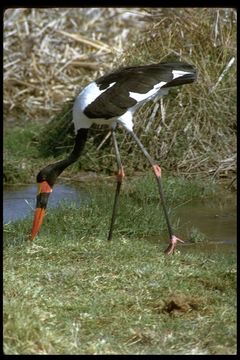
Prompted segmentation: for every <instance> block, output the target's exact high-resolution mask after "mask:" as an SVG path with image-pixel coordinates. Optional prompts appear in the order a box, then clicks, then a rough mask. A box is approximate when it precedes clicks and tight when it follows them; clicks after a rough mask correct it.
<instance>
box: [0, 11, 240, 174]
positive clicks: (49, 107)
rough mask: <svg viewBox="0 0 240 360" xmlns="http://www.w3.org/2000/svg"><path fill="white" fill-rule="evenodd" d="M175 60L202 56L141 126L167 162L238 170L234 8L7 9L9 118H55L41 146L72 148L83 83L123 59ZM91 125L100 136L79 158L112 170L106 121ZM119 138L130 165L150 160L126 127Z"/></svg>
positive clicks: (197, 170) (141, 115)
mask: <svg viewBox="0 0 240 360" xmlns="http://www.w3.org/2000/svg"><path fill="white" fill-rule="evenodd" d="M169 60H183V61H187V62H189V63H192V64H194V65H195V66H196V68H197V69H198V81H197V82H196V83H194V84H192V85H186V86H184V87H182V88H179V89H173V90H172V92H171V94H170V95H169V96H168V97H166V98H163V99H161V100H160V101H157V102H155V103H151V104H150V105H149V104H148V105H145V106H144V107H143V108H142V110H140V111H139V112H138V114H137V115H136V117H135V121H136V126H135V130H136V132H137V133H139V134H140V136H141V138H142V140H143V143H145V145H146V146H147V147H148V149H149V151H150V152H151V154H152V155H153V156H154V157H155V158H156V159H157V160H159V161H160V162H161V165H162V166H163V167H164V168H165V169H168V170H171V171H172V170H174V171H175V172H176V173H181V174H183V175H185V176H192V175H196V174H205V175H207V176H209V175H210V176H211V177H213V178H216V179H219V178H225V177H229V176H230V175H232V174H233V175H235V171H236V11H235V9H224V8H222V9H214V8H209V9H206V8H184V9H182V8H151V9H150V8H149V9H148V8H146V9H135V8H130V9H126V8H82V9H81V8H78V9H73V8H66V9H64V8H61V9H58V8H54V9H8V10H7V11H6V12H5V16H4V115H5V122H6V124H10V123H11V122H13V124H17V123H18V121H19V119H23V118H24V119H25V121H26V122H27V121H31V120H33V119H34V120H35V121H40V120H41V121H42V119H49V118H50V117H53V119H52V121H51V122H50V123H49V124H48V125H47V127H45V129H44V131H43V133H41V134H40V137H39V139H38V141H39V148H40V149H42V150H45V155H46V153H48V154H49V153H51V152H52V153H53V152H54V153H55V152H56V148H57V149H58V150H59V152H57V155H58V154H61V152H62V151H66V150H67V151H69V147H70V146H71V144H72V143H73V131H72V126H71V104H72V101H73V99H74V97H75V95H76V94H77V93H78V92H79V91H80V90H81V89H82V87H83V86H85V85H86V84H87V83H88V82H89V81H91V80H93V79H94V78H96V77H98V76H100V75H102V74H104V73H107V72H109V71H110V70H112V69H115V68H117V67H121V66H125V65H138V64H146V63H154V62H160V61H169ZM62 105H64V107H63V110H62V111H60V110H61V108H62ZM54 116H55V117H54ZM92 131H93V132H94V134H95V137H96V139H95V140H93V139H90V141H89V144H88V148H87V153H88V154H86V155H85V156H83V157H82V158H81V160H80V161H81V166H82V167H83V168H85V169H87V170H90V169H93V168H94V169H95V170H100V169H101V170H102V169H105V170H106V171H112V169H113V167H115V160H114V156H113V152H111V153H110V150H109V144H110V139H109V138H108V137H106V135H107V133H108V130H107V129H103V128H102V130H99V129H98V128H95V129H93V130H92ZM96 132H97V134H98V135H97V136H96ZM43 135H44V136H43ZM119 142H120V144H121V149H122V153H123V159H124V163H125V164H126V165H127V168H128V169H132V170H133V171H136V170H142V169H143V168H145V166H146V164H145V162H141V160H140V161H139V160H138V161H137V162H136V159H138V158H139V152H138V149H137V148H136V147H135V146H133V145H132V142H131V141H130V139H129V138H128V137H127V135H126V133H125V132H121V131H120V132H119ZM96 147H97V148H98V150H99V151H96ZM111 151H112V150H111ZM124 155H125V156H124ZM96 157H97V162H96V160H95V159H96ZM96 164H97V165H96Z"/></svg>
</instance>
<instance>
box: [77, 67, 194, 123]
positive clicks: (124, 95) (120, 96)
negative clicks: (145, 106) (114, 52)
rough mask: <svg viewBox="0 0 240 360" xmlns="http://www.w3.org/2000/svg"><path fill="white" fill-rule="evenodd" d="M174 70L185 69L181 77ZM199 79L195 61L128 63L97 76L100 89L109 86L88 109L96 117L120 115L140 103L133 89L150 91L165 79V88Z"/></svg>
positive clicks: (88, 113) (85, 111) (107, 117)
mask: <svg viewBox="0 0 240 360" xmlns="http://www.w3.org/2000/svg"><path fill="white" fill-rule="evenodd" d="M173 71H184V72H187V74H183V75H182V76H180V77H176V78H175V79H174V73H173ZM195 79H196V70H195V69H194V68H193V66H192V65H189V64H187V63H182V62H176V63H175V62H173V63H160V64H152V65H145V66H136V67H127V68H124V69H122V70H117V71H115V72H113V73H111V74H109V75H104V76H102V77H101V78H99V79H97V80H96V84H97V86H98V87H99V89H100V90H104V89H107V88H108V87H109V85H110V84H112V83H115V84H114V85H113V86H111V87H110V88H109V89H107V90H106V91H105V92H103V93H102V94H101V95H100V96H99V97H97V98H96V99H95V100H94V101H93V102H92V103H91V104H89V105H88V106H87V107H86V108H85V110H84V113H85V114H86V115H87V116H88V117H89V118H92V119H94V118H95V119H96V118H104V119H110V118H112V117H119V116H121V115H123V114H124V113H125V112H126V111H127V110H128V109H129V108H131V107H132V106H134V105H136V104H137V102H138V101H137V100H135V99H133V98H131V97H130V94H129V92H134V93H139V94H146V93H147V92H149V91H150V90H151V89H153V87H154V86H155V85H157V84H159V83H160V82H165V83H166V84H164V85H163V86H161V88H165V89H166V88H168V87H172V86H178V85H183V84H186V83H191V82H193V81H194V80H195Z"/></svg>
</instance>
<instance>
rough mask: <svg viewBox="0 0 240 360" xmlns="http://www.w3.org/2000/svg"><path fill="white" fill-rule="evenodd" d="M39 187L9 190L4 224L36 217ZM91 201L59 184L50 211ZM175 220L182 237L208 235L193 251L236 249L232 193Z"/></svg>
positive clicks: (187, 208)
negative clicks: (64, 203)
mask: <svg viewBox="0 0 240 360" xmlns="http://www.w3.org/2000/svg"><path fill="white" fill-rule="evenodd" d="M36 190H37V189H36V185H33V186H23V187H21V188H19V187H18V188H14V187H5V188H4V194H3V222H4V223H8V222H12V221H15V220H19V219H23V218H24V217H27V216H32V215H33V211H34V209H35V201H36ZM88 199H89V194H88V192H87V191H86V190H85V189H84V187H79V185H78V186H77V185H76V186H74V185H72V184H71V185H63V184H57V185H55V187H54V192H53V193H52V194H51V197H50V198H49V205H48V207H56V206H57V205H58V204H59V203H60V202H61V201H63V200H64V201H67V202H71V203H75V204H76V205H77V206H82V205H83V204H84V202H85V203H86V202H87V201H88ZM172 217H174V219H175V221H177V222H178V224H179V228H178V231H177V232H178V235H179V236H180V237H182V238H183V239H189V237H190V233H191V230H192V229H193V228H194V229H195V230H196V231H197V232H201V233H202V234H204V236H205V239H207V241H208V243H207V244H206V241H204V242H203V241H201V240H200V241H198V242H197V243H191V242H189V241H188V242H187V243H186V244H185V245H183V246H184V247H185V246H186V247H187V248H188V249H189V250H190V251H191V249H194V248H196V246H197V247H198V248H201V249H202V250H206V251H211V249H213V250H216V247H218V248H219V247H221V248H225V249H227V250H235V249H236V196H235V194H231V193H227V192H226V193H225V192H224V193H221V194H219V198H218V199H214V200H213V199H204V200H197V201H196V200H195V201H191V202H188V203H185V204H182V205H180V206H178V207H176V208H175V209H174V210H173V214H172Z"/></svg>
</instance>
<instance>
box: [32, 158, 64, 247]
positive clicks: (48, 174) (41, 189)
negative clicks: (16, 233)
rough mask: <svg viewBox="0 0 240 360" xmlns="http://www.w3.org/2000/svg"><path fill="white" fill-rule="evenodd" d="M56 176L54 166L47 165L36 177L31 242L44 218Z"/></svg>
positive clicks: (56, 172)
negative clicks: (36, 189) (35, 200)
mask: <svg viewBox="0 0 240 360" xmlns="http://www.w3.org/2000/svg"><path fill="white" fill-rule="evenodd" d="M57 176H58V171H56V168H55V166H54V165H48V166H47V167H45V168H44V169H42V170H41V171H40V172H39V173H38V175H37V185H38V194H37V204H36V211H35V216H34V220H33V226H32V232H31V236H30V240H33V239H34V238H35V236H36V235H37V233H38V232H39V230H40V228H41V225H42V222H43V219H44V216H45V214H46V208H47V203H48V198H49V195H50V193H51V192H52V188H53V185H54V183H55V181H56V179H57Z"/></svg>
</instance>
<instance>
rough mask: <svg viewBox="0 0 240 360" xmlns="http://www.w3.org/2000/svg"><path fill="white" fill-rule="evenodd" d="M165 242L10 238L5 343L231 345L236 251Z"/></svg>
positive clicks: (96, 348)
mask: <svg viewBox="0 0 240 360" xmlns="http://www.w3.org/2000/svg"><path fill="white" fill-rule="evenodd" d="M63 240H64V241H63ZM162 250H163V248H162V246H160V245H159V244H157V243H152V242H147V241H141V240H138V239H134V240H130V239H127V238H118V239H114V241H112V242H111V243H108V242H107V241H105V239H103V238H101V237H98V238H92V237H84V238H81V237H79V236H72V235H69V236H66V237H65V238H64V239H60V243H59V235H58V234H56V235H53V236H51V238H48V237H46V236H41V237H40V238H39V239H38V241H37V242H36V245H32V246H31V245H27V244H21V245H18V246H14V247H10V248H8V250H7V251H5V256H4V349H5V353H6V354H131V353H132V354H154V353H155V354H191V353H193V354H233V353H235V352H236V304H235V297H236V282H235V271H236V270H235V265H236V264H235V256H228V257H224V256H223V255H222V254H211V255H210V256H203V255H201V253H200V254H198V253H197V252H196V253H195V254H194V255H193V254H188V253H185V252H184V251H183V250H181V252H178V253H177V254H176V255H175V256H173V257H166V256H165V255H164V254H163V252H162Z"/></svg>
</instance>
